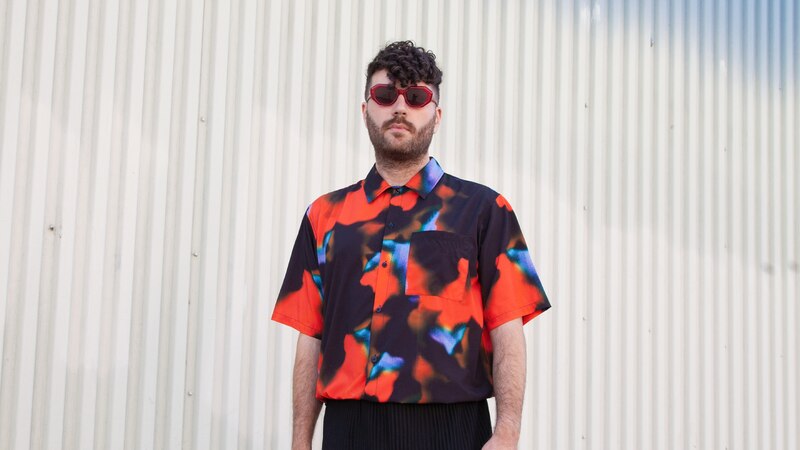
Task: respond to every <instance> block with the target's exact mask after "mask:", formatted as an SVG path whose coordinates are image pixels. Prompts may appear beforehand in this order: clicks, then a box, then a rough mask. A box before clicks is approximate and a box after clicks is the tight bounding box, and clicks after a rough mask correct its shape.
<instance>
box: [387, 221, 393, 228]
mask: <svg viewBox="0 0 800 450" xmlns="http://www.w3.org/2000/svg"><path fill="white" fill-rule="evenodd" d="M386 226H388V227H389V228H394V222H389V223H388V224H386Z"/></svg>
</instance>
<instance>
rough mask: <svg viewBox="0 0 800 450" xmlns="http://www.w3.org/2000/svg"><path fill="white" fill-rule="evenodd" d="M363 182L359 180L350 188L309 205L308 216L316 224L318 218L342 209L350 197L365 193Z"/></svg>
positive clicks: (329, 194) (322, 197)
mask: <svg viewBox="0 0 800 450" xmlns="http://www.w3.org/2000/svg"><path fill="white" fill-rule="evenodd" d="M363 182H364V180H359V181H357V182H355V183H353V184H351V185H350V186H346V187H343V188H341V189H337V190H335V191H331V192H328V193H326V194H323V195H320V196H319V197H317V198H316V199H315V200H314V201H313V202H311V204H310V205H308V208H306V216H308V218H309V219H311V220H312V222H314V221H315V220H314V219H316V218H319V217H321V216H328V215H330V214H331V213H332V212H333V211H335V210H336V209H338V208H340V207H341V205H342V204H343V203H344V200H345V199H346V198H347V197H348V196H349V195H352V194H353V193H355V192H358V191H363V189H362V185H363Z"/></svg>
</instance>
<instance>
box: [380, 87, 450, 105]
mask: <svg viewBox="0 0 800 450" xmlns="http://www.w3.org/2000/svg"><path fill="white" fill-rule="evenodd" d="M400 95H402V96H403V98H405V99H406V104H407V105H408V106H410V107H412V108H422V107H423V106H425V105H427V104H428V103H430V102H433V104H434V105H437V106H438V105H439V104H438V103H436V102H435V101H434V100H433V92H432V91H431V90H430V89H428V88H427V87H425V86H409V87H407V88H405V89H401V88H398V87H396V86H395V85H393V84H376V85H375V86H372V87H371V88H370V89H369V98H371V99H373V100H375V103H377V104H379V105H381V106H390V105H393V104H394V102H396V101H397V98H398V97H400ZM367 100H369V99H367Z"/></svg>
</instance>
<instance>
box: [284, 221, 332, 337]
mask: <svg viewBox="0 0 800 450" xmlns="http://www.w3.org/2000/svg"><path fill="white" fill-rule="evenodd" d="M316 248H317V245H316V239H315V237H314V230H313V227H312V226H311V221H310V220H309V218H308V211H307V212H306V214H305V215H303V221H302V223H301V224H300V231H299V232H298V233H297V239H296V240H295V242H294V248H293V249H292V256H291V257H290V258H289V266H288V268H287V269H286V276H285V277H284V279H283V285H282V286H281V290H280V293H279V294H278V301H277V302H276V303H275V309H274V310H273V311H272V320H274V321H276V322H279V323H282V324H284V325H288V326H290V327H292V328H294V329H296V330H297V331H299V332H301V333H303V334H307V335H309V336H311V337H315V338H317V339H320V338H321V336H322V280H321V276H320V270H319V263H318V262H317V252H316Z"/></svg>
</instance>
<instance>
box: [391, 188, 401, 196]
mask: <svg viewBox="0 0 800 450" xmlns="http://www.w3.org/2000/svg"><path fill="white" fill-rule="evenodd" d="M392 192H393V193H394V195H398V194H400V193H401V192H402V189H400V188H394V189H392Z"/></svg>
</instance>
